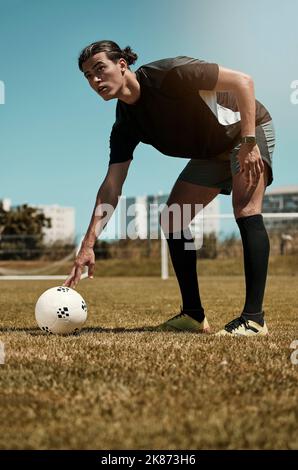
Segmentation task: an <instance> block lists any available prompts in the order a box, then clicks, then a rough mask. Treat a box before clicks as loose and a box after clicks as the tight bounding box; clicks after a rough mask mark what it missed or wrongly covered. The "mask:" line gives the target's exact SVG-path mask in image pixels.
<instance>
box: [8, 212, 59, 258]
mask: <svg viewBox="0 0 298 470" xmlns="http://www.w3.org/2000/svg"><path fill="white" fill-rule="evenodd" d="M45 227H46V228H50V227H51V219H50V218H48V217H46V216H45V215H44V213H43V212H42V211H40V209H37V208H35V207H30V206H28V205H27V204H23V205H21V206H18V207H15V208H12V209H11V210H9V211H5V210H4V209H3V206H2V205H1V204H0V237H1V238H0V256H1V259H32V258H36V257H38V256H39V255H40V254H41V252H42V249H43V228H45Z"/></svg>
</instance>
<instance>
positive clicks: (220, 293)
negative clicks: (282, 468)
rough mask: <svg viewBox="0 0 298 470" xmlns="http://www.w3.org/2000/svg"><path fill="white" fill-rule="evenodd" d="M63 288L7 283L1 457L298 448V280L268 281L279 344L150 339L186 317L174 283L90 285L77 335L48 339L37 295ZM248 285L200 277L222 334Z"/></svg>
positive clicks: (0, 370) (0, 368) (0, 288)
mask: <svg viewBox="0 0 298 470" xmlns="http://www.w3.org/2000/svg"><path fill="white" fill-rule="evenodd" d="M56 284H57V281H54V282H52V281H51V282H49V281H46V282H45V281H39V282H32V281H28V282H24V281H19V282H6V281H2V282H1V283H0V293H1V327H0V340H2V341H3V343H4V344H5V351H6V357H5V364H3V365H0V381H1V385H0V412H1V424H0V448H1V449H297V448H298V433H297V404H298V403H297V402H298V400H297V372H298V366H297V365H293V364H292V363H291V361H290V355H291V352H292V351H291V350H290V344H291V342H292V341H293V340H295V339H298V329H297V310H298V301H297V291H298V278H297V277H296V276H273V277H270V278H269V280H268V285H267V291H266V299H265V310H266V318H267V323H268V327H269V329H270V336H269V337H265V338H258V339H257V338H253V339H241V338H218V337H214V336H208V337H206V336H205V337H203V336H199V335H195V334H190V333H160V332H154V331H152V332H146V331H143V330H142V327H144V326H145V325H155V324H158V323H160V322H161V321H163V320H165V319H167V318H168V317H169V316H172V315H173V314H175V313H178V310H179V303H180V300H179V293H178V288H177V284H176V281H175V280H174V278H171V279H169V280H168V281H161V280H160V279H158V278H154V277H126V278H121V277H117V278H116V277H115V278H108V277H105V278H95V279H94V280H93V281H90V280H86V281H82V282H81V284H80V285H79V287H78V291H79V292H80V293H81V294H82V295H83V296H84V297H85V299H86V301H87V303H88V307H89V315H88V320H87V323H86V327H85V328H84V329H83V330H82V332H81V333H80V334H79V335H78V336H69V337H58V336H45V335H44V334H43V333H42V332H41V331H39V330H38V328H37V327H36V324H35V319H34V313H33V312H34V305H35V301H36V299H37V298H38V296H39V295H40V294H41V293H42V292H43V291H44V290H45V289H46V288H49V287H51V286H54V285H56ZM243 287H244V286H243V279H242V278H241V277H238V276H229V277H214V276H213V277H201V293H202V297H203V299H204V306H205V309H206V312H207V316H208V319H209V322H210V323H211V325H212V327H213V330H214V331H216V330H218V329H219V328H220V327H222V326H223V325H224V324H225V322H227V321H229V320H231V319H232V318H233V317H234V316H235V315H237V314H238V313H239V312H240V308H241V306H242V299H243V293H244V289H243Z"/></svg>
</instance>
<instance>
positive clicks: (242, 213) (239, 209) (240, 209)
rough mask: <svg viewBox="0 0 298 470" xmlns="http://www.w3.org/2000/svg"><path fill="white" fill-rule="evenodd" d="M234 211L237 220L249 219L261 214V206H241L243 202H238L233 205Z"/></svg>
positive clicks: (249, 204) (252, 204) (251, 204)
mask: <svg viewBox="0 0 298 470" xmlns="http://www.w3.org/2000/svg"><path fill="white" fill-rule="evenodd" d="M233 210H234V216H235V219H239V217H249V216H251V215H256V214H260V213H261V206H260V205H259V204H254V203H251V202H249V203H247V204H241V201H237V203H234V204H233Z"/></svg>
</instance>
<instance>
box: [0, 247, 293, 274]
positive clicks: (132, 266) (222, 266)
mask: <svg viewBox="0 0 298 470" xmlns="http://www.w3.org/2000/svg"><path fill="white" fill-rule="evenodd" d="M55 263H56V264H55ZM72 265H73V263H72V262H68V263H65V264H61V265H60V264H59V263H58V266H57V262H53V261H44V260H37V261H0V274H1V269H3V268H4V269H5V268H6V269H10V270H15V271H16V274H17V273H18V271H23V272H24V273H26V274H48V273H49V274H67V273H68V272H70V270H71V268H72ZM47 268H48V269H47ZM40 270H41V272H39V271H40ZM169 271H170V274H171V275H173V269H172V265H171V263H170V262H169ZM198 271H199V274H200V275H203V276H216V275H218V274H219V273H220V274H221V275H222V276H238V275H242V273H243V262H242V256H241V257H230V258H217V259H199V260H198ZM269 272H270V274H272V275H279V276H280V275H285V276H287V275H290V276H298V254H296V253H294V254H288V255H285V256H280V255H272V256H270V259H269ZM96 275H98V276H100V277H111V276H113V277H114V276H121V277H123V276H125V277H128V276H133V277H136V276H160V258H158V257H155V258H154V257H151V258H150V257H149V258H145V257H143V258H141V259H137V258H123V259H120V258H119V259H117V258H115V259H108V260H99V261H98V262H97V264H96Z"/></svg>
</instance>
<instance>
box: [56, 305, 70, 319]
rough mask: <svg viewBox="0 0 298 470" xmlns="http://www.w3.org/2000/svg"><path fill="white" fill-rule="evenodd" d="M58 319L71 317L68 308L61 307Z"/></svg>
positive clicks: (58, 311)
mask: <svg viewBox="0 0 298 470" xmlns="http://www.w3.org/2000/svg"><path fill="white" fill-rule="evenodd" d="M57 317H58V318H67V317H69V313H68V307H60V308H58V310H57Z"/></svg>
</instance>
